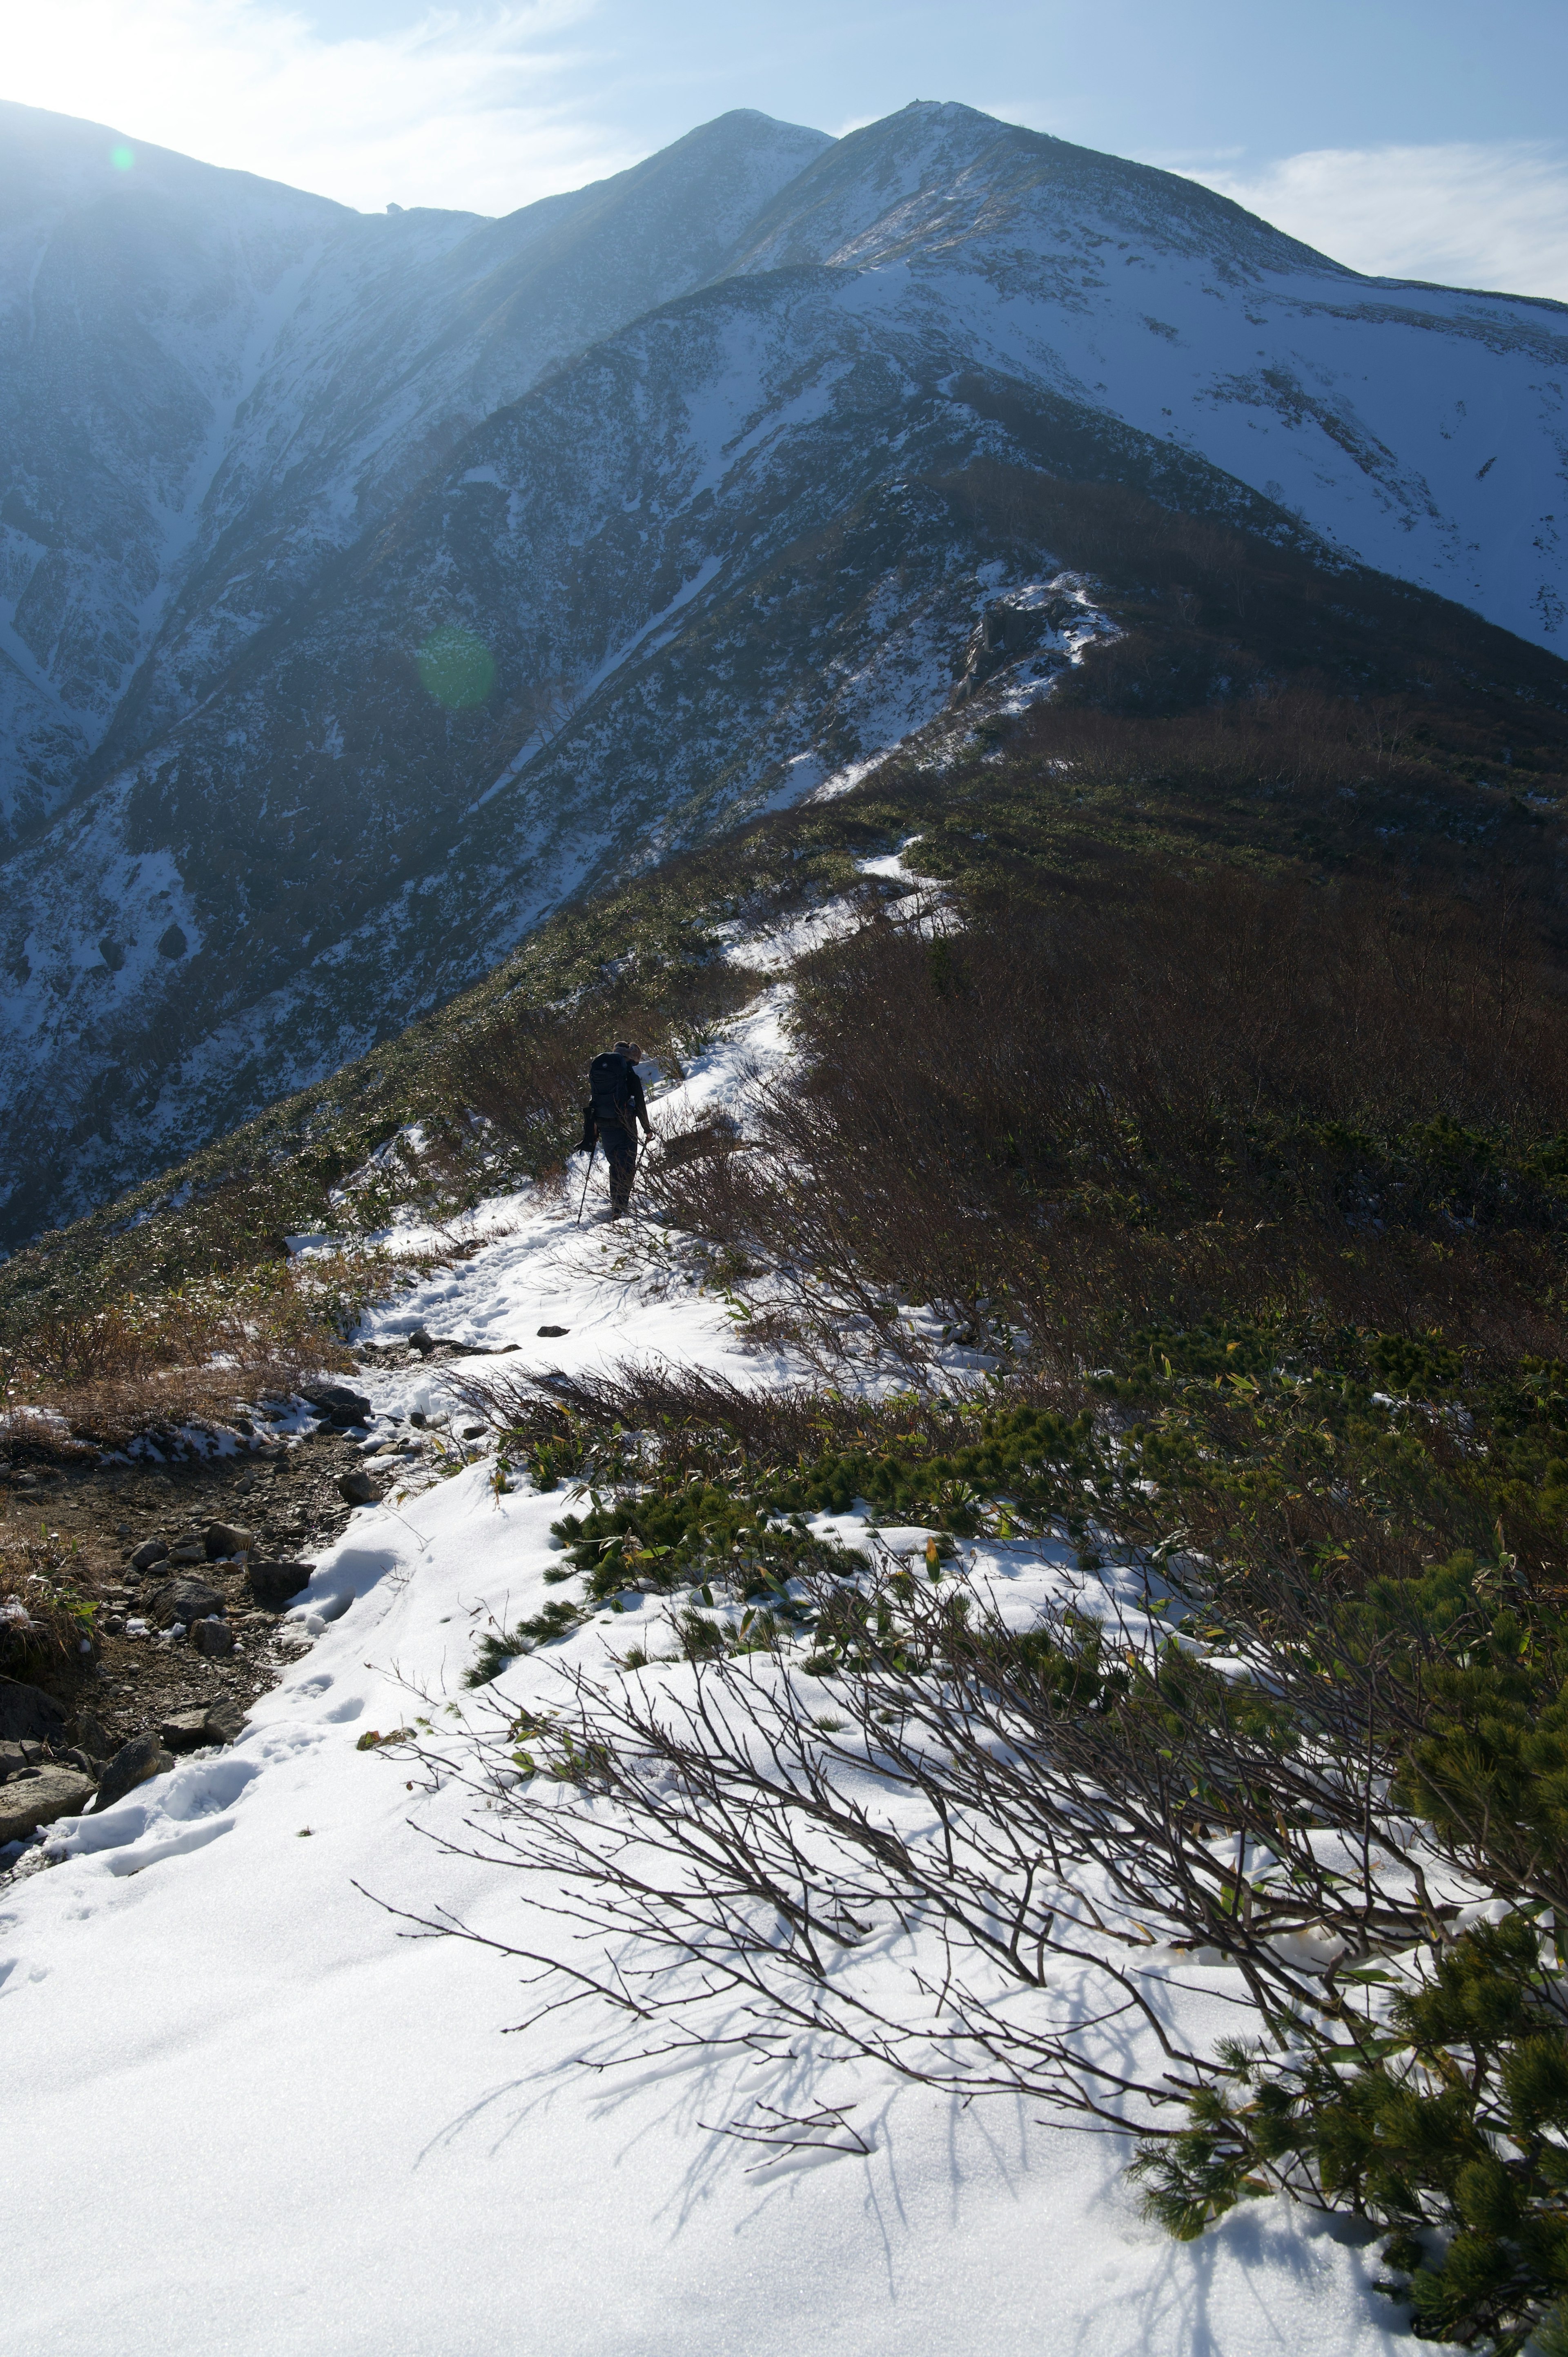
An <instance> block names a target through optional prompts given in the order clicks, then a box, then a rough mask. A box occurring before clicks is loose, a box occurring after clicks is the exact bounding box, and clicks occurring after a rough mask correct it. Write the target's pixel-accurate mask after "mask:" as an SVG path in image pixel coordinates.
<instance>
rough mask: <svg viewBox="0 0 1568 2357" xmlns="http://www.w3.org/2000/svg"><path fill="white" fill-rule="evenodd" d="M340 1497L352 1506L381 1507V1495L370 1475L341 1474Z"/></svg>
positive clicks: (339, 1476)
mask: <svg viewBox="0 0 1568 2357" xmlns="http://www.w3.org/2000/svg"><path fill="white" fill-rule="evenodd" d="M338 1496H339V1497H340V1498H342V1499H344V1500H345V1501H347V1503H348V1504H349V1505H350V1506H379V1505H380V1504H381V1491H380V1488H379V1487H378V1486H377V1484H376V1483H375V1482H374V1481H372V1480H371V1477H370V1475H369V1474H368V1473H360V1472H355V1473H340V1474H339V1475H338Z"/></svg>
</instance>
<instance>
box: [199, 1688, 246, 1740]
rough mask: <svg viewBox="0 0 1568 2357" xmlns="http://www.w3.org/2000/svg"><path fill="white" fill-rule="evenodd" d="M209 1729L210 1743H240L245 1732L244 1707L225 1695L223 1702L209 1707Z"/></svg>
mask: <svg viewBox="0 0 1568 2357" xmlns="http://www.w3.org/2000/svg"><path fill="white" fill-rule="evenodd" d="M207 1727H208V1738H207V1739H208V1741H209V1743H238V1741H239V1739H240V1738H241V1736H242V1735H243V1733H244V1731H245V1707H244V1705H243V1704H242V1703H238V1702H236V1701H235V1700H234V1699H233V1697H232V1695H224V1697H223V1699H222V1701H221V1702H215V1703H212V1704H210V1705H209V1708H208V1712H207Z"/></svg>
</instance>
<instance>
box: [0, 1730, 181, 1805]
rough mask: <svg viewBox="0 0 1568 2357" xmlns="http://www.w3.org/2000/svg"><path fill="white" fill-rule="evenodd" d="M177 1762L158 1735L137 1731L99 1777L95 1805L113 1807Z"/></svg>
mask: <svg viewBox="0 0 1568 2357" xmlns="http://www.w3.org/2000/svg"><path fill="white" fill-rule="evenodd" d="M173 1766H174V1756H173V1754H172V1753H171V1752H168V1751H166V1750H165V1749H164V1747H163V1745H162V1744H161V1743H160V1742H159V1741H158V1738H157V1737H156V1735H134V1736H133V1737H132V1738H131V1740H130V1741H129V1743H124V1744H122V1745H121V1747H120V1749H119V1750H118V1751H116V1753H115V1754H114V1757H113V1760H111V1761H110V1762H109V1765H108V1767H107V1768H105V1770H103V1773H102V1777H101V1778H100V1779H99V1783H98V1798H97V1800H96V1802H95V1803H93V1805H94V1808H95V1809H96V1810H98V1811H99V1812H100V1813H102V1811H103V1810H104V1809H112V1808H113V1805H114V1803H115V1802H116V1801H123V1800H124V1797H125V1795H126V1793H127V1792H134V1791H135V1789H136V1787H137V1785H138V1784H145V1782H146V1781H147V1779H148V1778H149V1777H150V1776H161V1775H162V1774H163V1773H164V1771H165V1770H166V1769H168V1768H172V1767H173ZM6 1789H7V1790H8V1789H9V1788H8V1787H7V1788H6Z"/></svg>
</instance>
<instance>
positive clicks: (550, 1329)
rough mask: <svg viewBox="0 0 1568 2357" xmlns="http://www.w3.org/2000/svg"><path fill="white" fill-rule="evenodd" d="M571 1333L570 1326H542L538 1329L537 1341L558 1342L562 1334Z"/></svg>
mask: <svg viewBox="0 0 1568 2357" xmlns="http://www.w3.org/2000/svg"><path fill="white" fill-rule="evenodd" d="M571 1331H572V1329H571V1328H570V1326H542V1327H541V1328H540V1329H539V1339H540V1340H541V1341H542V1342H558V1341H559V1340H561V1337H562V1335H563V1334H569V1333H570V1332H571Z"/></svg>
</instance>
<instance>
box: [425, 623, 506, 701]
mask: <svg viewBox="0 0 1568 2357" xmlns="http://www.w3.org/2000/svg"><path fill="white" fill-rule="evenodd" d="M416 660H417V662H418V664H419V676H420V678H421V679H422V680H423V682H424V685H425V687H426V689H427V690H428V691H429V693H430V694H432V695H433V696H434V697H435V701H436V703H437V704H444V705H446V709H447V711H448V712H467V711H469V710H470V709H471V708H472V707H473V705H476V704H483V702H484V700H485V698H486V696H487V695H489V692H490V690H491V688H492V687H494V685H495V683H496V659H495V657H494V655H492V654H491V652H490V651H489V647H487V646H486V644H485V642H484V640H482V639H477V638H476V637H475V636H474V633H473V632H472V630H464V629H463V627H462V625H461V624H460V623H457V622H444V623H443V624H442V626H441V628H440V629H439V630H433V631H432V632H431V634H430V636H429V637H428V638H427V639H426V640H425V641H424V645H423V646H422V647H421V648H420V650H419V653H418V656H417V658H416Z"/></svg>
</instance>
